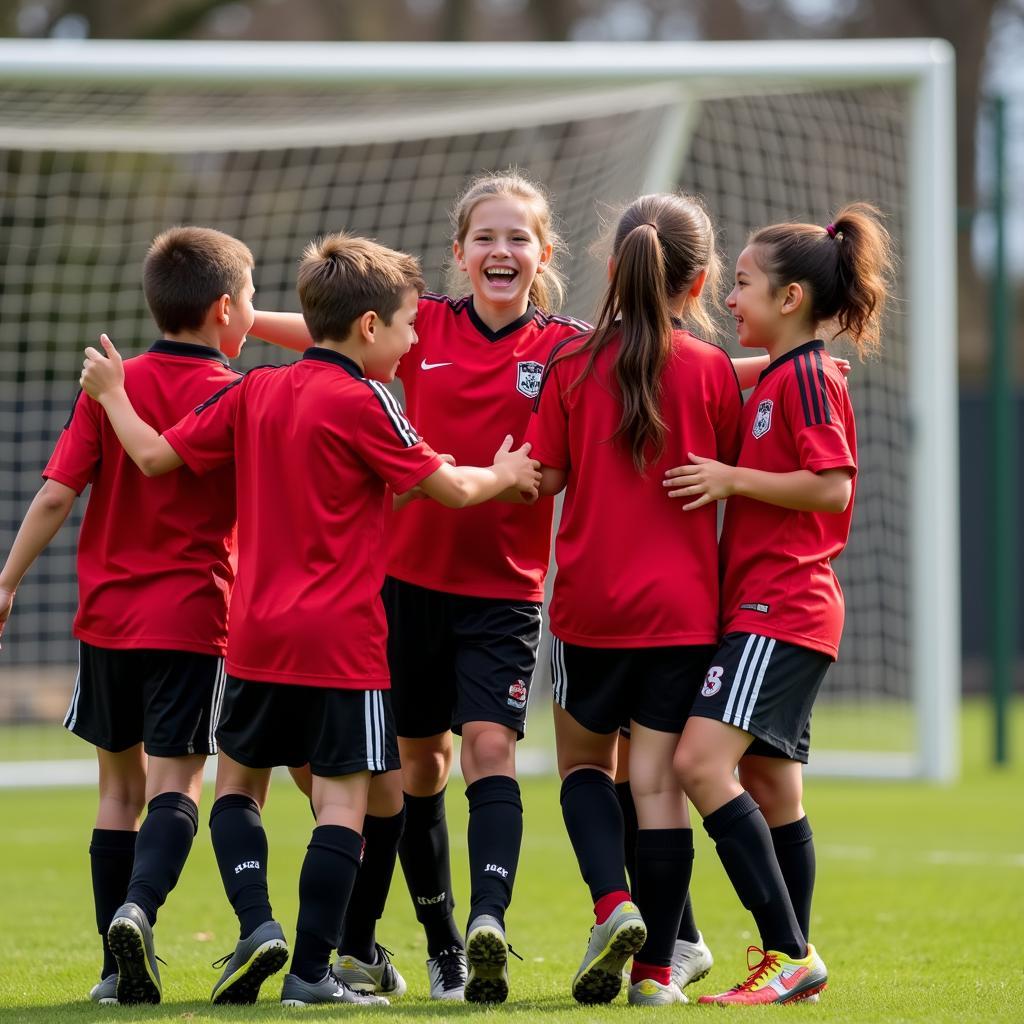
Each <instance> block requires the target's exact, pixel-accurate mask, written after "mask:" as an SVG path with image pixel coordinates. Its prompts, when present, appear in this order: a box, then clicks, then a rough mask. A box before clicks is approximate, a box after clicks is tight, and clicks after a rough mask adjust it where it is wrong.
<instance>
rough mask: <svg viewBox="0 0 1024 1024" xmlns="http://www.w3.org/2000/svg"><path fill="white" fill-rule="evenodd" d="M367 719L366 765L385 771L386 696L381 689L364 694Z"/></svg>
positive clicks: (375, 770)
mask: <svg viewBox="0 0 1024 1024" xmlns="http://www.w3.org/2000/svg"><path fill="white" fill-rule="evenodd" d="M363 714H364V717H365V721H366V767H367V768H368V769H369V770H370V771H371V772H382V771H384V768H385V764H384V698H383V697H382V696H381V691H380V690H367V691H366V692H365V693H364V694H363Z"/></svg>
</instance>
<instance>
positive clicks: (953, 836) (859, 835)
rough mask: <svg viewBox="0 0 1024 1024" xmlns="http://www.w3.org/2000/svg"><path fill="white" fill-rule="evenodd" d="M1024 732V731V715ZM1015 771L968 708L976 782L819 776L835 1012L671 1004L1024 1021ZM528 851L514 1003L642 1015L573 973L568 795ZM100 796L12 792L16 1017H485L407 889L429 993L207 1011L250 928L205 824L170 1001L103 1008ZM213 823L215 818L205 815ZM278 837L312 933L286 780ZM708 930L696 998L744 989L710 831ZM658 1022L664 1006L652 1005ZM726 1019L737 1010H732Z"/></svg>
mask: <svg viewBox="0 0 1024 1024" xmlns="http://www.w3.org/2000/svg"><path fill="white" fill-rule="evenodd" d="M1014 726H1015V728H1014V734H1015V735H1016V736H1017V737H1020V736H1022V735H1024V707H1022V706H1020V705H1018V707H1017V708H1016V715H1015V721H1014ZM1021 746H1022V744H1021V743H1020V742H1018V753H1017V764H1016V765H1015V766H1014V767H1013V768H1012V769H1010V770H1005V771H995V770H993V769H991V768H989V767H988V766H987V764H986V757H987V751H988V750H989V740H988V721H987V718H986V712H985V711H984V709H983V708H982V707H981V706H979V705H976V704H975V705H969V706H968V708H967V713H966V714H965V736H964V749H965V762H966V764H965V773H964V780H963V781H962V782H961V783H959V784H958V785H956V786H955V787H951V788H948V789H945V788H938V787H931V786H926V785H918V784H904V783H900V784H893V783H876V784H866V783H851V782H830V781H824V780H812V781H811V782H810V784H809V791H808V799H807V803H808V809H809V812H810V815H811V818H812V822H813V824H814V827H815V834H816V842H817V849H818V874H819V883H818V890H817V895H816V902H815V913H814V922H813V934H812V938H813V939H814V940H815V941H816V943H817V944H818V946H819V949H820V951H821V952H822V954H823V955H824V957H825V959H826V960H827V962H828V964H829V968H830V973H831V978H832V981H831V986H830V988H829V989H828V991H827V992H826V993H825V994H824V995H823V996H822V1000H821V1002H820V1003H819V1004H818V1005H817V1006H795V1007H792V1008H790V1009H786V1010H784V1011H780V1010H778V1009H775V1008H766V1009H760V1010H721V1009H719V1008H717V1007H696V1006H688V1007H677V1008H671V1009H668V1010H665V1011H662V1012H663V1013H666V1014H672V1015H677V1014H681V1015H686V1014H690V1015H695V1016H697V1017H701V1018H703V1019H709V1018H710V1017H714V1016H716V1015H717V1014H719V1013H727V1014H729V1015H730V1017H733V1016H736V1015H737V1014H746V1015H748V1016H752V1017H754V1018H755V1019H763V1018H764V1017H765V1015H766V1014H767V1015H768V1016H771V1015H772V1014H773V1013H778V1012H785V1013H790V1014H796V1015H797V1016H799V1017H800V1018H801V1019H812V1018H813V1019H814V1020H816V1021H851V1022H869V1021H880V1022H881V1021H884V1022H886V1024H893V1022H899V1021H936V1022H938V1021H950V1022H952V1021H956V1022H962V1021H1000V1022H1003V1021H1005V1022H1011V1021H1012V1022H1020V1021H1024V977H1022V969H1021V964H1022V956H1021V951H1022V949H1024V895H1022V894H1024V828H1022V826H1021V811H1022V808H1024V799H1022V796H1021V793H1022V789H1024V753H1022V752H1021V750H1020V748H1021ZM460 788H461V787H459V786H458V785H457V784H455V783H453V785H452V787H451V800H450V812H449V813H450V821H451V825H452V845H453V851H454V857H455V871H456V879H457V882H456V886H457V888H456V892H457V895H458V896H460V907H459V910H458V913H459V914H460V917H461V914H462V913H463V912H464V911H465V909H466V894H465V881H464V879H465V838H464V836H465V810H464V806H465V801H464V800H463V799H462V797H461V792H460ZM523 795H524V804H525V808H526V840H525V844H524V850H523V856H522V862H521V864H520V870H519V878H518V883H517V887H516V900H515V903H514V905H513V907H512V908H511V911H510V913H509V918H508V926H509V937H510V940H511V942H512V944H513V945H514V946H515V948H516V949H517V950H518V951H519V953H520V954H521V955H522V956H523V957H524V962H523V963H519V962H518V961H513V966H512V995H511V999H510V1002H509V1003H507V1004H506V1005H505V1006H504V1007H503V1008H502V1009H501V1010H498V1011H491V1012H492V1013H493V1012H497V1013H500V1014H503V1015H514V1016H515V1017H516V1019H517V1020H523V1021H541V1020H556V1021H558V1020H562V1021H574V1022H583V1021H591V1020H611V1019H614V1018H616V1017H619V1016H621V1015H622V1014H625V1013H631V1012H634V1011H631V1010H629V1009H628V1008H626V1007H625V1006H624V1004H623V1000H622V998H621V997H620V999H619V1001H618V1002H617V1003H616V1004H615V1005H613V1006H612V1007H609V1008H602V1009H594V1008H582V1007H577V1006H576V1005H575V1004H574V1003H573V1001H572V999H571V997H570V996H569V994H568V988H569V980H570V978H571V977H572V974H573V971H574V970H575V968H576V967H577V965H578V962H579V958H580V956H581V955H582V953H583V950H584V947H585V943H586V939H587V930H588V927H589V925H590V922H591V914H590V907H589V901H588V899H587V895H586V891H585V889H584V887H583V884H582V882H581V881H580V879H579V876H578V873H577V869H576V866H575V862H574V860H573V857H572V853H571V851H570V849H569V846H568V843H567V841H566V839H565V834H564V830H563V828H562V824H561V819H560V815H559V810H558V788H557V784H556V783H555V782H554V781H553V780H551V779H545V778H539V779H530V780H526V781H525V782H524V784H523ZM93 806H94V800H93V797H92V794H91V793H90V791H89V790H88V789H75V790H42V791H31V792H30V791H20V792H2V793H0V822H2V823H3V824H2V836H3V839H2V844H0V867H2V871H0V878H2V880H3V891H2V898H0V907H2V912H0V920H2V921H3V928H2V929H0V965H2V966H0V1020H2V1021H3V1024H7V1022H8V1021H9V1022H11V1024H13V1022H15V1021H26V1022H32V1024H44V1022H46V1024H49V1022H58V1024H59V1022H64V1021H78V1020H93V1019H97V1018H103V1019H111V1020H116V1021H119V1022H128V1021H137V1020H138V1021H142V1020H161V1021H180V1020H192V1021H213V1020H222V1021H248V1020H254V1021H294V1020H296V1019H297V1016H301V1017H302V1018H303V1019H316V1020H321V1019H325V1018H326V1017H328V1016H331V1015H332V1014H337V1013H344V1014H345V1016H346V1018H347V1019H352V1018H353V1017H357V1018H359V1019H360V1020H363V1019H366V1020H369V1019H380V1018H381V1017H383V1016H398V1017H401V1018H410V1019H423V1020H442V1019H446V1018H447V1019H453V1018H458V1017H464V1016H466V1015H467V1014H473V1013H479V1012H481V1011H480V1010H478V1009H475V1008H469V1007H465V1006H454V1007H453V1006H438V1005H437V1004H434V1003H431V1002H430V1001H429V1000H427V999H426V998H425V994H426V979H425V972H424V969H423V959H424V958H425V956H426V952H425V947H424V943H423V939H422V935H421V933H420V931H419V930H418V928H417V927H416V926H415V923H414V921H413V917H412V913H411V910H410V908H409V901H408V897H407V895H406V893H405V891H404V886H403V885H402V883H401V882H400V881H399V883H398V884H397V885H396V887H395V890H394V892H393V893H392V898H391V901H390V903H389V906H388V911H387V914H386V916H385V919H384V922H383V924H382V926H381V929H380V932H379V937H380V938H381V940H382V941H384V943H385V944H386V945H388V946H389V947H390V948H392V949H394V950H395V953H396V962H397V964H398V966H399V968H400V969H401V970H402V971H403V973H404V974H405V976H406V978H407V979H408V981H409V984H410V994H409V995H408V996H407V997H405V998H403V999H401V1000H396V1002H395V1003H394V1004H393V1005H392V1007H391V1008H390V1009H383V1010H373V1011H370V1010H367V1011H361V1012H356V1013H355V1014H353V1012H352V1011H351V1009H350V1008H347V1007H346V1008H344V1009H334V1010H331V1009H329V1008H327V1009H324V1010H315V1009H314V1010H307V1011H284V1010H282V1009H281V1007H280V1006H279V1005H278V1004H277V1003H276V1001H275V1000H276V997H277V994H278V984H277V981H276V979H275V980H272V981H271V982H269V983H268V984H267V986H266V989H265V992H264V995H263V998H262V999H261V1001H260V1003H259V1005H258V1006H257V1007H246V1008H223V1009H220V1008H218V1009H217V1010H216V1011H214V1010H213V1008H211V1007H210V1006H209V1004H208V1003H206V1001H205V1000H206V996H207V994H208V991H209V988H210V986H211V985H212V983H213V981H214V980H215V978H216V977H217V972H216V971H214V970H212V969H211V968H210V967H209V964H210V962H211V961H213V960H214V959H216V958H217V957H218V956H220V955H221V954H223V953H227V952H229V951H230V949H231V948H232V946H233V942H234V938H235V931H234V926H233V918H232V915H231V913H230V911H229V909H228V907H227V903H226V901H225V900H224V897H223V895H222V892H221V889H220V883H219V879H218V875H217V872H216V868H215V865H214V862H213V857H212V854H211V851H210V847H209V836H208V834H207V831H206V826H205V821H204V823H203V826H202V827H201V830H200V834H199V837H198V839H197V841H196V846H195V849H194V851H193V856H192V858H191V860H190V861H189V864H188V865H187V867H186V869H185V872H184V875H183V877H182V880H181V884H180V885H179V886H178V889H177V890H176V891H175V892H174V893H173V894H172V896H171V899H170V901H169V903H168V905H167V906H166V907H165V908H164V910H163V911H162V912H161V917H160V922H159V925H158V927H157V948H158V951H159V953H160V955H161V956H162V957H163V959H165V960H166V961H167V964H168V965H167V966H166V967H165V968H163V975H164V986H165V996H166V999H165V1002H164V1003H163V1004H162V1005H161V1006H159V1007H154V1008H146V1009H136V1008H127V1007H125V1008H118V1007H112V1008H110V1009H105V1008H98V1007H94V1006H92V1005H91V1004H90V1003H88V1002H87V1000H86V999H85V996H86V993H87V991H88V989H89V987H90V985H91V984H92V982H93V980H94V977H95V973H96V970H97V968H98V965H99V959H98V953H97V951H98V948H99V940H98V937H97V936H96V934H95V927H94V925H93V915H92V906H91V895H90V887H89V868H88V857H87V854H86V850H87V847H88V838H89V831H90V829H91V827H92V814H93ZM204 817H205V815H204ZM266 821H267V827H268V830H269V833H270V839H271V856H270V872H271V892H272V896H273V897H274V906H275V910H276V912H277V915H278V917H279V918H280V920H281V921H282V922H283V923H284V925H285V929H286V931H290V930H291V928H292V927H293V926H294V921H295V910H296V906H295V904H296V879H297V869H298V864H299V861H300V859H301V857H302V854H303V850H304V847H305V844H306V841H307V838H308V835H309V828H310V817H309V811H308V808H307V807H306V805H305V803H304V801H303V800H302V799H301V797H299V795H298V794H297V792H295V791H294V790H293V789H291V787H290V785H289V784H287V783H286V782H282V783H280V784H276V788H275V791H274V792H273V793H272V795H271V800H270V803H269V805H268V808H267V813H266ZM693 893H694V900H695V905H696V910H697V916H698V921H699V923H700V925H701V927H702V928H703V930H704V933H705V936H706V937H707V939H708V942H709V944H710V945H711V947H712V949H713V950H714V952H715V955H716V957H717V962H716V966H715V969H714V971H713V972H712V973H711V975H710V976H709V977H708V978H707V979H706V980H705V981H703V982H701V983H699V984H698V985H697V986H694V987H693V988H691V989H690V990H689V991H690V992H691V994H692V993H694V991H696V992H697V993H699V992H704V991H712V990H718V989H720V988H723V987H727V986H729V985H731V984H732V983H734V982H735V981H737V980H739V979H740V977H741V974H742V973H743V971H742V962H743V954H744V950H745V948H746V946H747V944H748V942H752V941H754V938H753V935H752V934H751V931H750V921H749V918H748V917H747V915H746V914H745V913H744V912H743V911H742V910H741V908H740V907H739V906H738V904H737V903H736V900H735V897H734V896H733V894H732V892H731V890H730V889H729V888H728V885H727V883H726V882H725V880H724V877H723V874H722V871H721V868H720V866H719V864H718V861H717V858H716V857H715V855H714V851H713V850H712V849H711V848H710V847H709V845H708V844H707V842H706V841H704V839H703V836H702V834H701V833H700V829H699V828H698V837H697V861H696V867H695V875H694V886H693ZM641 1012H645V1011H641ZM716 1019H717V1018H716Z"/></svg>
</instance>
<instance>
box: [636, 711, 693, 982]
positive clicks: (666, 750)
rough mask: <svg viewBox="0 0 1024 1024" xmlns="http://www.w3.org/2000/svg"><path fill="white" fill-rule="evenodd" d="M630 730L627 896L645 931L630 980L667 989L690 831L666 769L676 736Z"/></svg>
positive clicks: (688, 866)
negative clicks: (632, 865) (634, 824)
mask: <svg viewBox="0 0 1024 1024" xmlns="http://www.w3.org/2000/svg"><path fill="white" fill-rule="evenodd" d="M631 730H632V740H631V744H630V763H629V773H630V785H631V787H632V790H633V799H634V801H635V803H636V809H637V820H638V823H639V831H638V832H637V848H636V875H635V876H634V882H633V895H634V899H635V901H636V904H637V906H638V907H639V908H640V913H641V915H642V916H643V919H644V924H645V925H646V926H647V941H646V942H645V943H644V946H643V948H642V949H640V950H639V951H638V952H637V954H636V957H635V959H634V963H633V973H632V981H633V982H634V983H635V982H638V981H640V980H642V979H643V978H653V979H654V980H655V981H658V982H659V983H660V984H662V985H667V984H668V983H669V980H670V966H671V963H672V955H673V953H674V952H675V943H676V938H677V936H678V934H679V922H680V919H681V917H682V913H683V904H684V902H685V900H686V894H687V892H688V891H689V887H690V875H691V873H692V870H693V830H692V829H691V828H690V819H689V811H688V806H687V803H686V798H685V797H684V795H683V792H682V789H681V787H680V785H679V780H678V779H677V778H676V775H675V771H674V770H673V767H672V756H673V754H674V752H675V748H676V745H677V743H678V741H679V736H678V734H677V733H670V732H661V731H658V730H655V729H648V728H645V727H644V726H642V725H640V724H638V723H636V722H634V723H632V727H631Z"/></svg>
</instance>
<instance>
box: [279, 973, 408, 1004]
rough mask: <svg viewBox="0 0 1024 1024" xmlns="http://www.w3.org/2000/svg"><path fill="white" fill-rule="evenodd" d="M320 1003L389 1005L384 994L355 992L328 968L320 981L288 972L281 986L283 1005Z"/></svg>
mask: <svg viewBox="0 0 1024 1024" xmlns="http://www.w3.org/2000/svg"><path fill="white" fill-rule="evenodd" d="M318 1003H356V1004H357V1005H359V1006H387V1005H388V1001H387V1000H386V999H385V998H384V997H383V996H375V995H372V994H370V993H368V992H354V991H353V990H352V989H350V988H349V987H348V985H346V984H345V983H344V982H343V981H342V980H341V979H340V978H338V977H336V976H335V975H334V972H333V971H331V970H328V971H327V973H326V974H325V975H324V976H323V977H322V978H321V979H320V980H319V981H303V980H302V979H301V978H300V977H299V976H298V975H296V974H286V975H285V976H284V984H283V985H282V986H281V1005H282V1006H314V1005H316V1004H318Z"/></svg>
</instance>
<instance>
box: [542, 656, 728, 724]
mask: <svg viewBox="0 0 1024 1024" xmlns="http://www.w3.org/2000/svg"><path fill="white" fill-rule="evenodd" d="M714 653H715V645H714V644H694V645H688V646H679V647H580V646H578V645H577V644H567V643H564V642H563V641H561V640H559V639H558V637H553V638H552V640H551V689H552V695H553V697H554V699H555V703H556V704H558V705H559V706H560V707H562V708H564V709H565V710H566V711H567V712H568V713H569V714H570V715H571V716H572V717H573V718H574V719H575V720H576V721H577V722H579V724H580V725H582V726H583V727H584V728H585V729H589V730H590V731H591V732H597V733H604V734H607V733H612V732H615V731H616V730H619V731H620V732H621V729H622V726H623V723H624V722H636V723H637V724H638V725H642V726H644V727H645V728H648V729H657V730H658V732H682V730H683V726H684V725H685V723H686V718H687V716H688V714H689V712H690V705H691V704H692V703H693V700H694V697H695V696H696V694H697V691H698V690H699V689H700V686H701V683H702V681H703V679H704V675H705V673H706V672H707V670H708V665H709V664H710V662H711V656H712V655H713V654H714Z"/></svg>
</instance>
